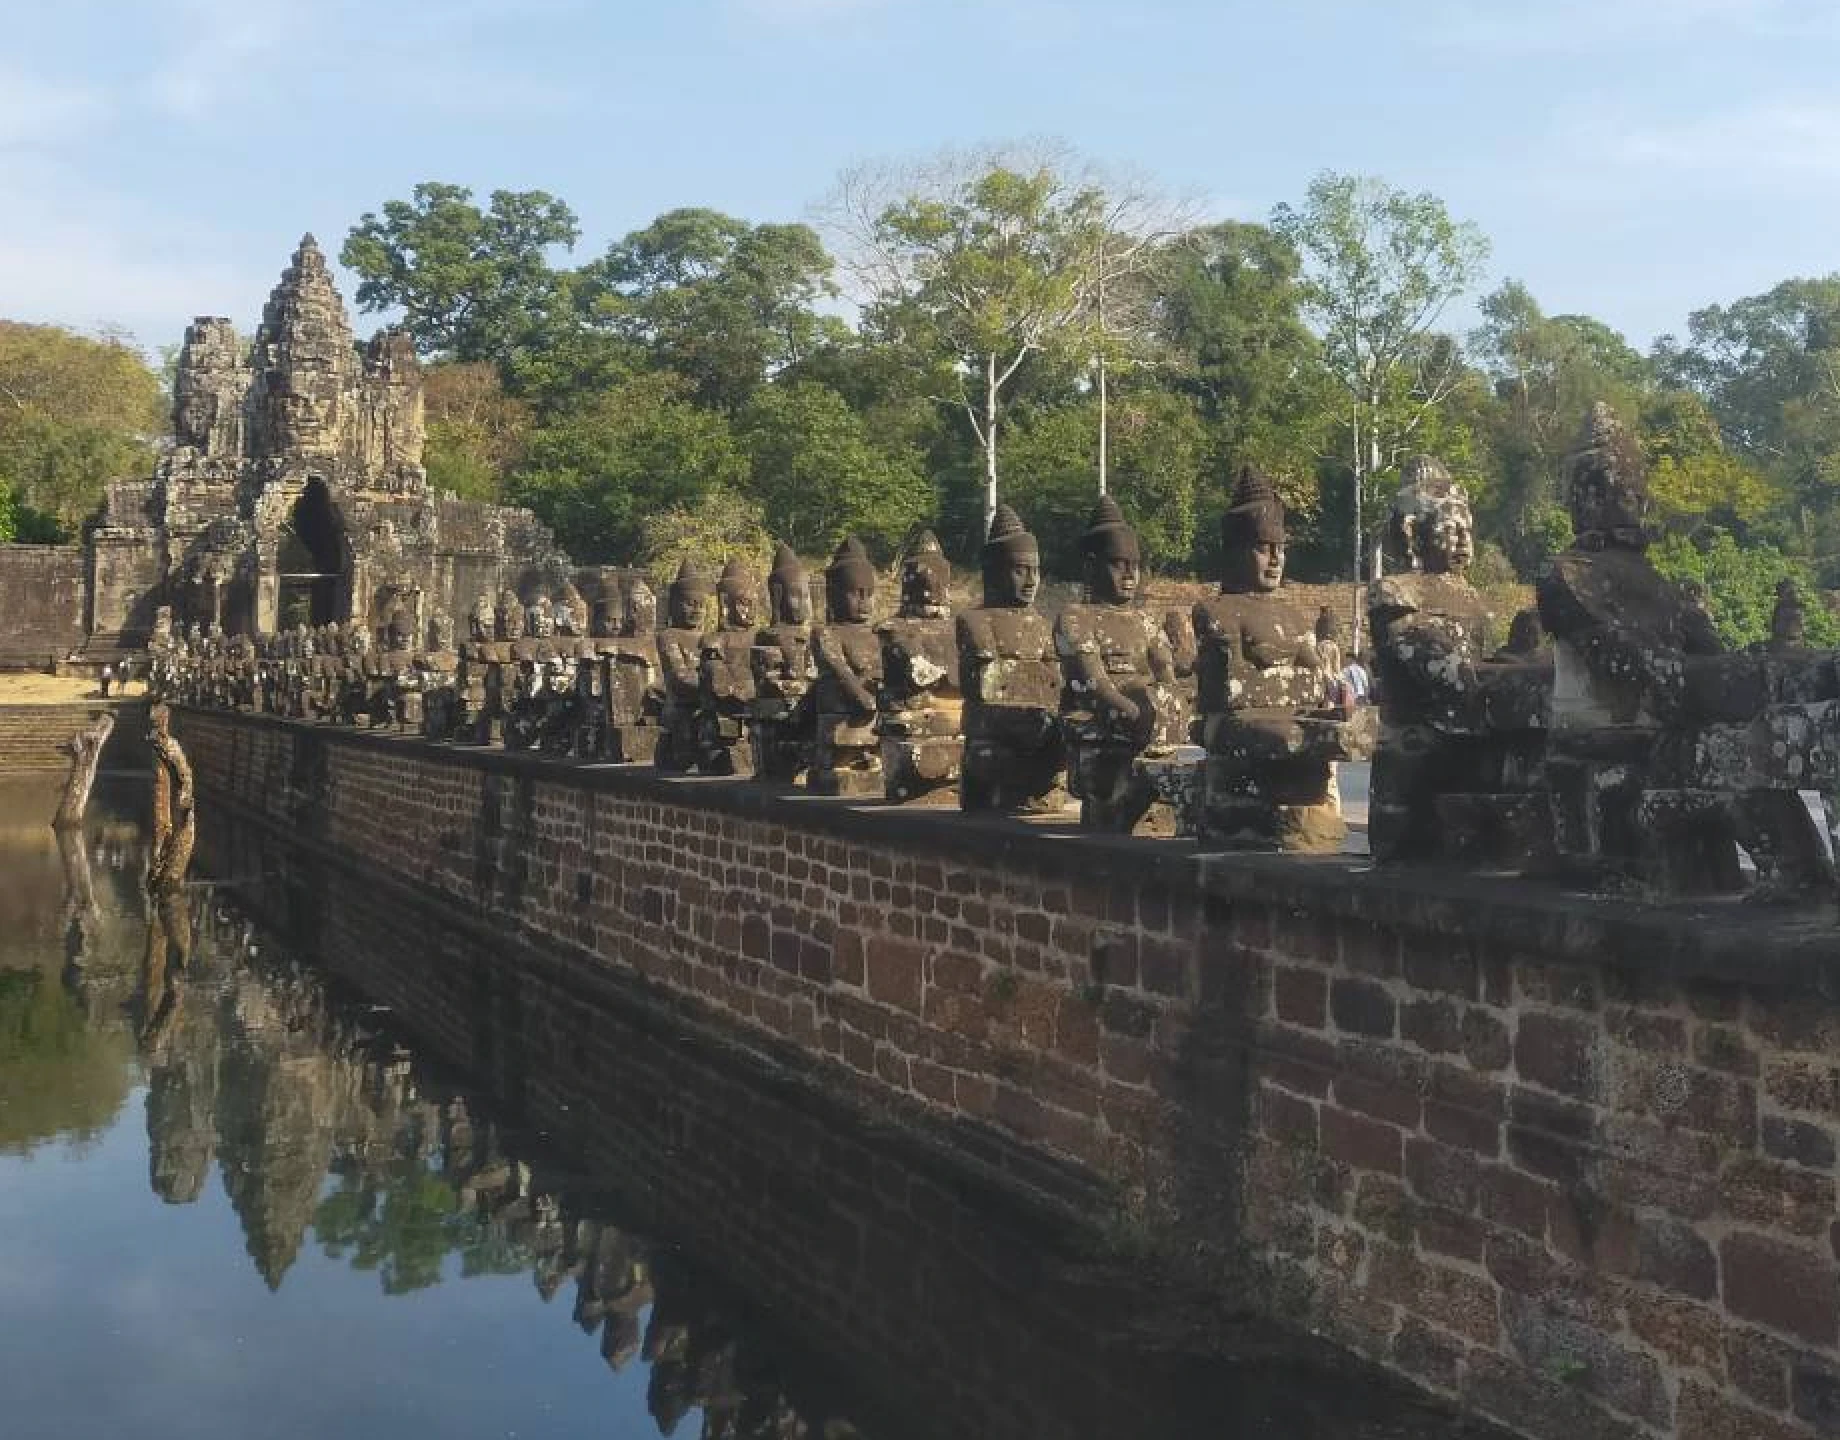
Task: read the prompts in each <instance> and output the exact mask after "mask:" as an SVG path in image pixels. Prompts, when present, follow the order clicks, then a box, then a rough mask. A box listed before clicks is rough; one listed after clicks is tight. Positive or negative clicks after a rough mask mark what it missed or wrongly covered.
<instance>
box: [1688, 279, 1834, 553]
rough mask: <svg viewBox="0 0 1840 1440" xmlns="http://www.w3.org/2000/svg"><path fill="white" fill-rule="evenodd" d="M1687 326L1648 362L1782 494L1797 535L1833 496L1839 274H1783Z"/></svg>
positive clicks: (1823, 513)
mask: <svg viewBox="0 0 1840 1440" xmlns="http://www.w3.org/2000/svg"><path fill="white" fill-rule="evenodd" d="M1687 327H1688V339H1687V341H1686V342H1685V343H1684V344H1682V343H1681V342H1679V341H1677V340H1675V339H1674V338H1673V337H1672V336H1666V337H1663V338H1662V339H1661V340H1660V341H1659V342H1657V344H1656V355H1655V358H1656V364H1657V365H1658V366H1659V367H1660V369H1661V371H1662V373H1663V375H1664V377H1665V378H1666V379H1668V380H1669V381H1670V382H1672V383H1675V384H1679V385H1684V386H1686V387H1688V388H1690V389H1692V390H1694V391H1696V392H1697V393H1698V394H1700V395H1702V396H1703V397H1704V398H1705V400H1706V403H1707V405H1708V406H1709V407H1710V408H1711V410H1712V413H1713V415H1714V417H1715V418H1716V419H1717V420H1718V423H1719V428H1720V429H1721V430H1722V431H1723V432H1724V434H1725V438H1726V439H1727V441H1728V442H1729V443H1730V445H1731V447H1732V449H1733V450H1734V451H1735V452H1736V453H1737V454H1738V455H1739V456H1740V457H1742V458H1743V459H1745V460H1748V461H1750V462H1751V463H1753V464H1755V465H1758V466H1761V467H1763V468H1764V469H1766V470H1767V471H1768V472H1769V473H1770V474H1771V475H1772V476H1773V477H1774V478H1775V480H1776V481H1777V483H1778V484H1779V485H1781V486H1782V487H1783V489H1784V491H1785V492H1786V494H1787V495H1788V496H1790V497H1792V499H1793V501H1794V503H1795V505H1796V507H1797V509H1798V512H1799V513H1798V515H1797V517H1796V519H1797V522H1798V523H1797V527H1796V528H1798V529H1800V530H1802V531H1803V532H1804V538H1806V533H1807V532H1808V531H1809V530H1811V529H1813V528H1815V526H1816V523H1817V522H1818V521H1821V520H1825V519H1827V518H1828V517H1831V515H1832V513H1833V511H1834V510H1835V508H1836V502H1837V501H1840V275H1829V276H1826V277H1824V278H1821V279H1801V280H1785V281H1784V282H1783V283H1782V284H1780V285H1778V286H1776V287H1775V288H1774V289H1772V290H1770V291H1768V292H1767V293H1765V294H1762V295H1752V296H1748V297H1746V298H1744V299H1742V300H1736V301H1733V302H1732V303H1731V304H1730V305H1725V306H1719V305H1713V306H1709V307H1707V308H1706V309H1704V310H1699V311H1696V312H1694V314H1693V315H1692V316H1691V317H1690V318H1689V319H1688V322H1687Z"/></svg>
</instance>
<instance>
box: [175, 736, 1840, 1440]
mask: <svg viewBox="0 0 1840 1440" xmlns="http://www.w3.org/2000/svg"><path fill="white" fill-rule="evenodd" d="M180 733H181V735H182V737H183V738H184V740H185V742H186V744H187V746H188V750H189V751H190V753H191V754H192V757H193V763H194V766H195V768H196V770H197V773H198V777H199V781H200V785H201V787H202V788H203V790H204V792H205V793H206V794H207V795H215V796H221V797H230V798H235V799H237V800H240V801H241V802H242V803H243V804H245V805H247V806H249V807H252V808H254V809H256V810H259V811H261V812H262V813H263V814H264V815H265V816H266V818H267V820H268V821H269V822H270V823H271V824H273V825H274V826H276V827H277V829H284V830H290V831H292V832H294V833H297V834H300V835H302V836H305V837H307V838H309V839H311V840H312V841H314V842H315V843H318V844H321V845H324V846H325V847H327V848H328V849H329V850H331V851H333V852H336V853H340V854H343V855H345V856H348V857H349V858H350V860H351V862H352V863H354V864H356V865H357V866H359V867H361V868H362V867H370V868H374V869H376V870H377V871H378V872H380V873H384V874H388V875H392V876H396V877H399V878H401V879H404V880H406V881H408V882H410V883H412V884H413V885H415V886H416V887H418V889H419V890H420V891H421V892H422V893H424V894H430V893H431V894H434V895H437V896H439V897H442V899H443V900H444V901H445V902H446V904H447V905H449V906H451V907H452V908H453V909H454V910H455V911H457V912H464V913H467V914H471V915H474V916H476V917H478V918H479V920H480V923H482V924H489V925H493V926H497V927H499V928H500V929H502V930H503V931H505V933H507V934H509V935H515V936H516V937H517V938H519V939H522V940H527V941H529V942H532V943H533V944H534V945H536V946H539V947H545V946H547V947H552V948H554V949H557V950H558V951H562V952H566V953H569V954H573V955H575V956H577V957H579V958H580V961H581V963H583V964H585V965H598V966H605V967H608V968H609V969H610V970H614V971H618V972H619V973H622V974H630V975H633V976H635V977H641V978H642V979H643V980H644V981H646V982H647V983H649V984H650V985H652V986H654V987H655V988H656V989H658V990H659V991H660V992H662V993H665V994H668V995H671V996H675V997H678V998H679V999H680V1000H681V1001H682V1002H683V1003H684V1004H685V1005H687V1006H690V1007H692V1008H694V1009H695V1010H696V1011H697V1012H698V1013H700V1014H703V1015H706V1016H709V1017H715V1018H717V1019H720V1020H722V1021H724V1022H725V1023H726V1024H728V1025H729V1026H731V1027H733V1029H734V1031H735V1033H736V1034H737V1035H739V1036H742V1037H746V1036H754V1037H757V1038H758V1040H759V1041H760V1043H762V1044H771V1045H773V1046H775V1047H778V1048H779V1049H781V1050H782V1051H785V1052H790V1053H795V1054H799V1053H802V1054H804V1055H806V1056H809V1057H812V1058H813V1060H814V1062H815V1063H816V1064H817V1065H818V1066H819V1067H820V1068H821V1069H823V1070H826V1071H828V1072H829V1073H833V1074H835V1075H837V1076H838V1077H840V1078H842V1079H847V1080H848V1081H849V1083H851V1084H853V1085H856V1086H858V1087H860V1088H861V1089H863V1090H864V1091H865V1092H867V1093H876V1094H881V1095H886V1096H889V1097H893V1098H895V1099H898V1100H899V1101H900V1102H901V1103H902V1104H904V1105H906V1106H909V1107H911V1108H913V1109H914V1110H915V1111H917V1112H922V1113H925V1114H929V1115H931V1116H933V1117H935V1118H937V1119H938V1120H940V1121H941V1122H942V1123H945V1124H949V1125H950V1126H953V1127H956V1128H955V1132H954V1133H956V1134H958V1135H959V1136H961V1137H962V1138H964V1139H966V1141H967V1143H973V1144H974V1143H976V1142H978V1141H980V1140H988V1141H989V1142H990V1144H989V1145H988V1146H987V1147H986V1148H985V1150H984V1152H983V1153H984V1154H985V1155H986V1156H987V1157H993V1156H994V1157H999V1159H1001V1157H1004V1156H1007V1157H1009V1159H1008V1160H1006V1161H1003V1162H1002V1163H1011V1164H1015V1165H1016V1167H1017V1170H1018V1174H1019V1175H1021V1176H1022V1178H1024V1179H1026V1180H1027V1181H1029V1182H1030V1183H1032V1184H1036V1185H1038V1186H1039V1187H1041V1188H1043V1189H1054V1190H1057V1191H1058V1193H1059V1194H1060V1195H1062V1196H1064V1197H1068V1198H1071V1199H1073V1200H1074V1201H1075V1203H1083V1204H1086V1205H1087V1206H1089V1207H1104V1206H1110V1205H1119V1206H1122V1207H1123V1210H1124V1211H1125V1213H1126V1214H1127V1215H1129V1216H1131V1217H1134V1223H1136V1224H1138V1225H1140V1226H1141V1227H1143V1229H1144V1231H1145V1232H1146V1238H1149V1239H1151V1240H1153V1241H1154V1242H1155V1243H1156V1244H1158V1245H1159V1246H1162V1247H1166V1248H1168V1249H1170V1250H1176V1249H1180V1250H1181V1251H1182V1252H1183V1253H1185V1254H1189V1255H1193V1256H1199V1257H1203V1258H1204V1259H1206V1260H1208V1261H1210V1262H1213V1263H1215V1264H1217V1266H1218V1268H1219V1269H1220V1270H1221V1271H1222V1273H1223V1274H1224V1275H1225V1276H1227V1277H1231V1281H1232V1283H1236V1284H1239V1285H1242V1286H1244V1287H1245V1292H1246V1293H1248V1294H1253V1295H1256V1296H1257V1297H1258V1298H1259V1300H1260V1302H1261V1303H1262V1304H1263V1305H1264V1306H1265V1307H1266V1308H1268V1309H1269V1310H1270V1312H1271V1313H1273V1314H1274V1315H1276V1316H1278V1317H1280V1318H1283V1319H1288V1320H1291V1321H1293V1322H1296V1323H1298V1324H1301V1325H1303V1326H1305V1327H1307V1328H1310V1329H1313V1330H1316V1331H1318V1332H1320V1333H1323V1334H1325V1335H1328V1336H1330V1337H1332V1338H1333V1339H1334V1340H1335V1341H1336V1342H1337V1343H1339V1344H1341V1345H1343V1346H1345V1347H1346V1348H1348V1349H1350V1350H1352V1351H1354V1352H1356V1353H1358V1354H1360V1355H1363V1356H1365V1357H1367V1358H1368V1359H1370V1360H1372V1361H1374V1362H1376V1363H1378V1364H1380V1365H1382V1366H1384V1367H1386V1368H1388V1369H1391V1370H1394V1371H1397V1372H1400V1373H1403V1374H1406V1375H1409V1376H1410V1377H1412V1378H1413V1379H1414V1380H1415V1381H1416V1382H1417V1383H1419V1384H1421V1385H1424V1386H1426V1387H1427V1388H1429V1389H1431V1390H1433V1391H1436V1392H1438V1393H1441V1394H1444V1395H1448V1396H1452V1397H1456V1398H1458V1399H1460V1400H1461V1401H1462V1402H1463V1403H1464V1404H1465V1405H1466V1406H1467V1407H1468V1408H1471V1409H1473V1410H1475V1411H1477V1412H1479V1413H1482V1414H1486V1415H1488V1416H1491V1417H1493V1418H1495V1419H1497V1420H1500V1421H1503V1422H1505V1423H1507V1424H1508V1425H1510V1426H1512V1427H1513V1428H1515V1429H1516V1430H1518V1431H1520V1432H1522V1433H1524V1434H1527V1435H1530V1436H1536V1437H1557V1436H1560V1435H1564V1436H1565V1437H1566V1440H1590V1437H1597V1436H1619V1437H1625V1436H1626V1437H1660V1436H1666V1435H1675V1434H1678V1435H1681V1436H1685V1437H1688V1440H1726V1437H1731V1440H1736V1437H1747V1440H1748V1437H1755V1440H1774V1437H1777V1436H1811V1435H1826V1434H1833V1433H1836V1431H1837V1428H1840V1379H1837V1378H1836V1377H1837V1376H1840V1368H1837V1365H1840V1267H1837V1265H1836V1259H1835V1257H1836V1251H1837V1250H1840V1227H1836V1218H1837V1211H1836V1198H1835V1181H1834V1169H1835V1160H1836V1150H1837V1149H1840V1063H1836V1061H1835V1060H1834V1054H1835V1048H1836V1041H1840V1005H1836V1003H1835V1002H1834V1001H1833V1000H1832V999H1831V998H1829V997H1831V996H1833V995H1835V994H1836V993H1840V991H1837V990H1836V984H1837V983H1840V927H1837V926H1836V925H1835V923H1834V919H1833V917H1832V916H1831V915H1824V916H1818V917H1810V916H1804V917H1798V918H1796V919H1793V920H1786V919H1781V918H1770V919H1765V918H1763V917H1765V916H1767V915H1768V914H1769V912H1765V911H1754V910H1752V911H1745V910H1740V911H1736V912H1734V911H1729V910H1721V909H1716V908H1707V909H1701V910H1691V911H1677V912H1673V913H1667V914H1662V913H1658V912H1656V911H1654V910H1652V909H1649V908H1648V907H1644V906H1640V905H1635V904H1629V903H1624V902H1615V901H1607V900H1588V899H1585V898H1583V897H1576V896H1564V895H1559V894H1556V893H1550V892H1542V891H1538V890H1535V889H1533V888H1531V887H1526V886H1521V885H1515V884H1511V883H1508V882H1499V881H1495V882H1491V881H1484V880H1478V879H1473V878H1471V879H1464V878H1453V879H1438V878H1435V877H1427V876H1420V875H1396V874H1384V875H1376V874H1374V873H1372V872H1371V871H1367V870H1365V869H1364V868H1363V867H1359V866H1354V865H1351V864H1349V863H1348V862H1343V861H1324V862H1310V861H1293V860H1289V859H1278V858H1275V857H1218V858H1209V859H1206V860H1198V859H1197V858H1196V857H1195V856H1194V853H1193V851H1192V849H1189V848H1187V847H1185V846H1183V845H1181V844H1180V843H1177V842H1160V843H1159V842H1129V841H1107V840H1100V839H1097V838H1093V837H1079V838H1072V837H1068V836H1065V835H1063V834H1055V833H1047V834H1044V833H1040V832H1038V831H1034V830H1031V829H1029V828H1027V827H1024V826H1020V825H1009V824H1004V823H1001V822H975V821H969V820H966V819H964V818H962V817H958V816H955V815H952V814H949V813H938V812H930V813H924V812H890V811H887V810H884V809H880V808H878V807H859V806H852V805H849V804H847V803H842V802H833V801H819V800H813V799H809V798H788V797H783V796H778V795H775V794H773V793H771V792H768V791H767V790H765V788H764V787H761V786H757V785H752V784H743V783H734V782H719V781H698V780H684V779H667V778H663V777H657V776H654V775H652V774H651V773H650V772H644V771H640V772H634V771H631V770H624V771H623V770H621V769H619V768H617V767H605V766H602V767H580V766H571V765H568V764H566V763H559V762H553V761H547V760H544V759H541V758H538V757H531V756H523V755H507V754H504V753H503V752H496V751H469V750H462V749H453V748H447V747H433V746H427V745H424V744H422V743H421V742H419V741H404V740H397V739H393V738H390V737H384V736H374V735H368V734H363V733H357V732H330V731H324V730H314V729H311V728H309V727H301V726H296V725H292V724H289V723H286V722H278V721H273V720H267V719H260V718H252V717H228V716H220V715H207V714H200V713H186V714H184V715H182V717H181V720H180ZM1018 1155H1020V1156H1024V1157H1033V1168H1031V1167H1030V1163H1029V1162H1028V1161H1026V1160H1025V1161H1021V1162H1018V1161H1016V1160H1015V1157H1016V1156H1018Z"/></svg>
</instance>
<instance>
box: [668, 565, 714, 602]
mask: <svg viewBox="0 0 1840 1440" xmlns="http://www.w3.org/2000/svg"><path fill="white" fill-rule="evenodd" d="M671 598H672V599H673V600H677V599H684V600H691V601H697V602H699V603H700V602H701V601H704V600H707V599H708V598H709V577H708V576H707V575H705V574H703V572H702V571H701V570H698V569H697V568H696V566H694V565H693V564H691V563H690V561H689V559H688V558H687V557H686V558H685V560H684V563H683V564H681V565H679V566H678V567H677V578H676V579H675V580H673V581H672V582H671Z"/></svg>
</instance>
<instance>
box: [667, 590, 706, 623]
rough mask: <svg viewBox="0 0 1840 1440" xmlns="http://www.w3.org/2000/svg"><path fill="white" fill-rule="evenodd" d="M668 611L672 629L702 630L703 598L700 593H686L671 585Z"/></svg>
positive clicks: (686, 591)
mask: <svg viewBox="0 0 1840 1440" xmlns="http://www.w3.org/2000/svg"><path fill="white" fill-rule="evenodd" d="M670 609H671V613H670V620H671V628H672V629H674V630H700V629H702V628H703V596H702V594H701V593H700V592H694V591H688V590H685V589H683V588H682V587H680V586H676V585H673V586H672V587H671V607H670Z"/></svg>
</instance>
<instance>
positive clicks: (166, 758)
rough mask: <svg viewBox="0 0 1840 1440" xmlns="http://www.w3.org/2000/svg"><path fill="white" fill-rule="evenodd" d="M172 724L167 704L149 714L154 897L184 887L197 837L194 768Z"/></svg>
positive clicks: (150, 874) (151, 881)
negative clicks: (194, 814)
mask: <svg viewBox="0 0 1840 1440" xmlns="http://www.w3.org/2000/svg"><path fill="white" fill-rule="evenodd" d="M171 723H172V712H171V711H170V710H168V709H167V708H166V706H165V705H155V706H154V707H153V708H152V709H151V710H149V711H148V712H147V743H148V744H149V745H150V746H151V747H152V749H153V855H152V859H151V860H150V862H149V864H148V866H147V890H148V893H150V894H154V895H157V894H159V893H160V892H161V891H163V890H171V889H175V888H176V887H178V886H179V885H182V884H184V882H185V872H186V870H187V868H188V867H189V866H190V865H191V863H192V845H193V843H194V841H195V840H196V838H197V824H196V820H195V817H194V816H193V813H192V767H191V763H190V762H189V761H188V760H187V759H186V758H185V751H184V750H182V749H180V748H179V742H178V741H177V740H175V739H174V738H173V736H172V730H171Z"/></svg>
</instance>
